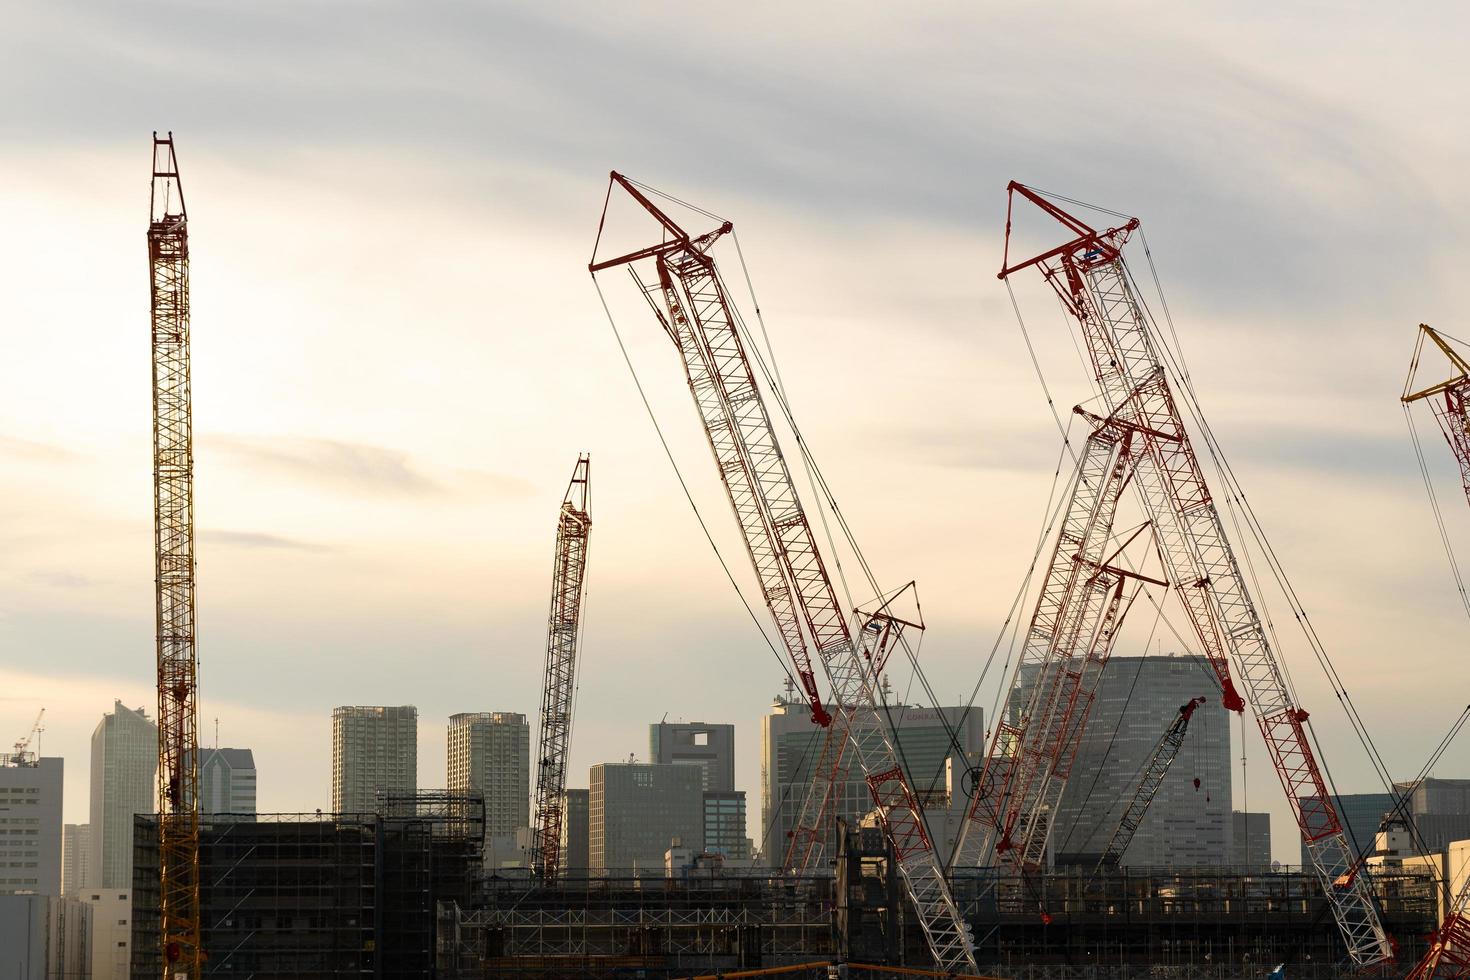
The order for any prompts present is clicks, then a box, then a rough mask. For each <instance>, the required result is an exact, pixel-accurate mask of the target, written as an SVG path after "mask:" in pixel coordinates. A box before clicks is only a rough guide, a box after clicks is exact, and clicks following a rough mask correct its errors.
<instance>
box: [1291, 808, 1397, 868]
mask: <svg viewBox="0 0 1470 980" xmlns="http://www.w3.org/2000/svg"><path fill="white" fill-rule="evenodd" d="M1301 802H1302V804H1303V805H1304V806H1309V805H1311V804H1310V802H1309V801H1306V800H1303V801H1301ZM1332 805H1333V806H1334V807H1336V808H1337V817H1338V819H1339V820H1341V821H1342V832H1343V836H1344V837H1346V838H1347V842H1348V847H1350V848H1352V850H1353V852H1354V854H1353V856H1354V857H1362V856H1363V855H1365V854H1372V853H1373V848H1374V846H1375V845H1376V843H1377V840H1378V828H1379V825H1380V824H1381V823H1382V822H1383V818H1384V816H1385V815H1386V814H1387V813H1389V811H1391V810H1392V809H1393V794H1392V793H1343V794H1342V795H1341V796H1334V797H1332ZM1301 847H1302V852H1301V853H1302V867H1304V868H1306V867H1311V865H1312V859H1311V856H1310V854H1309V853H1308V851H1307V845H1306V844H1305V843H1303V844H1302V846H1301Z"/></svg>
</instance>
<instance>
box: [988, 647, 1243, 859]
mask: <svg viewBox="0 0 1470 980" xmlns="http://www.w3.org/2000/svg"><path fill="white" fill-rule="evenodd" d="M1035 676H1036V672H1035V671H1034V670H1033V671H1028V672H1023V674H1022V677H1021V683H1020V685H1019V689H1018V690H1016V691H1013V692H1012V694H1011V698H1010V701H1009V704H1008V712H1009V714H1010V717H1011V720H1012V721H1016V720H1018V719H1019V716H1020V713H1021V712H1022V710H1023V709H1024V706H1025V704H1026V701H1027V698H1028V697H1029V694H1030V692H1031V684H1032V683H1033V679H1034V677H1035ZM1196 697H1203V698H1205V699H1206V700H1205V703H1204V704H1202V705H1200V706H1199V707H1198V708H1197V709H1196V710H1195V712H1194V715H1193V716H1192V718H1191V720H1190V724H1189V730H1188V732H1187V733H1186V734H1185V737H1184V742H1183V744H1182V745H1181V746H1180V749H1179V754H1178V755H1177V756H1176V757H1175V758H1174V763H1173V765H1172V766H1171V767H1170V769H1169V773H1168V775H1167V776H1166V777H1165V779H1164V781H1163V783H1162V785H1160V787H1159V790H1158V792H1157V794H1156V795H1155V796H1154V799H1153V803H1152V804H1151V805H1150V806H1149V809H1148V813H1147V815H1146V816H1145V817H1144V819H1143V822H1142V823H1141V824H1140V825H1139V827H1138V830H1137V832H1136V833H1135V834H1134V836H1133V840H1132V842H1131V844H1130V845H1129V847H1128V850H1127V851H1126V852H1125V853H1124V854H1123V857H1122V862H1121V863H1122V864H1123V865H1125V866H1129V867H1135V868H1196V867H1210V866H1215V867H1218V866H1222V865H1228V864H1230V863H1231V852H1230V842H1231V816H1230V813H1231V805H1230V804H1231V787H1230V715H1229V713H1228V712H1227V711H1226V710H1225V708H1224V707H1223V706H1222V705H1221V703H1220V697H1219V693H1218V689H1217V682H1216V679H1215V675H1214V672H1213V671H1211V670H1210V668H1209V666H1208V665H1206V664H1205V663H1204V662H1203V661H1202V660H1199V659H1198V658H1195V657H1176V656H1172V655H1171V656H1155V657H1126V656H1115V657H1112V658H1111V659H1110V660H1109V662H1108V664H1107V668H1106V669H1105V670H1104V672H1103V675H1102V678H1101V680H1100V681H1099V683H1098V686H1097V696H1096V698H1095V699H1094V701H1093V704H1092V710H1091V712H1090V714H1089V715H1088V719H1087V728H1086V730H1085V732H1084V734H1083V737H1082V741H1081V744H1080V745H1079V747H1078V750H1077V756H1076V759H1075V761H1074V763H1073V765H1072V775H1071V778H1070V779H1068V781H1067V788H1066V791H1065V792H1064V793H1063V794H1062V798H1061V802H1060V804H1059V805H1058V807H1057V817H1056V822H1055V823H1054V824H1053V827H1052V832H1051V839H1050V845H1051V853H1052V856H1053V858H1054V860H1056V861H1057V862H1058V863H1063V864H1081V865H1084V866H1086V865H1090V864H1093V863H1095V862H1096V861H1097V860H1098V858H1099V857H1100V856H1101V855H1102V853H1103V852H1104V851H1105V850H1106V849H1107V846H1108V842H1109V841H1110V840H1111V838H1112V836H1113V832H1114V831H1115V830H1116V829H1117V827H1118V822H1119V820H1120V819H1121V818H1122V815H1123V808H1124V807H1125V806H1126V805H1127V803H1128V801H1129V800H1131V799H1132V798H1133V794H1134V792H1135V791H1136V790H1137V787H1138V778H1139V774H1140V773H1141V772H1142V770H1143V767H1144V764H1145V763H1146V762H1147V761H1148V759H1149V758H1150V757H1151V756H1152V755H1153V752H1154V750H1155V749H1156V748H1157V746H1158V744H1159V740H1160V739H1161V738H1162V737H1163V735H1164V732H1165V731H1166V730H1167V729H1168V728H1169V726H1170V725H1172V724H1173V723H1174V721H1175V719H1177V718H1178V717H1179V709H1180V707H1181V706H1183V705H1184V704H1186V703H1188V702H1189V701H1190V700H1191V699H1193V698H1196ZM1196 780H1197V781H1198V782H1196Z"/></svg>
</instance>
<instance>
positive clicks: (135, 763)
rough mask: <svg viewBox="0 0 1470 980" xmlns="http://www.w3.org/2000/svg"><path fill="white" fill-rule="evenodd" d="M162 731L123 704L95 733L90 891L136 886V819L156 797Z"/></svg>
mask: <svg viewBox="0 0 1470 980" xmlns="http://www.w3.org/2000/svg"><path fill="white" fill-rule="evenodd" d="M157 774H158V727H157V726H156V725H154V724H153V722H151V721H149V720H148V716H147V714H145V713H144V711H143V709H142V708H137V709H133V708H129V707H128V706H126V705H125V704H123V703H122V702H121V701H116V702H114V703H113V707H112V712H111V713H110V714H105V715H103V716H102V720H101V721H100V722H98V723H97V728H96V729H95V730H94V731H93V732H92V801H91V802H92V805H91V813H92V820H91V826H92V853H91V859H90V860H89V861H88V862H87V864H88V874H89V875H90V883H89V887H96V888H131V887H133V816H134V815H135V814H139V813H152V812H153V811H154V806H155V800H156V796H157V787H156V786H155V779H156V777H157Z"/></svg>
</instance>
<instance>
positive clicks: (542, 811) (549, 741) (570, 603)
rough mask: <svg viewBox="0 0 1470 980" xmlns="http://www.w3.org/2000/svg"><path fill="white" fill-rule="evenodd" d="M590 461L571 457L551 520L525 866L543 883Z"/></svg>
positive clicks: (552, 861) (557, 814) (552, 859)
mask: <svg viewBox="0 0 1470 980" xmlns="http://www.w3.org/2000/svg"><path fill="white" fill-rule="evenodd" d="M591 495H592V460H591V459H590V458H589V457H587V456H579V457H577V465H576V467H575V468H574V469H573V470H572V480H571V483H569V484H567V492H566V494H565V496H564V497H563V498H562V502H561V511H560V512H559V513H558V515H557V519H556V559H555V562H554V564H553V565H552V569H551V612H550V614H549V615H548V617H547V626H546V679H545V681H544V683H543V686H542V689H541V726H540V731H539V732H538V733H537V739H536V795H535V805H534V809H533V812H532V815H531V820H532V823H531V867H532V869H533V870H534V871H535V872H536V873H537V874H538V875H540V876H541V877H542V878H543V879H544V880H545V881H547V882H548V883H549V882H553V881H555V880H556V878H557V874H558V870H559V865H560V858H561V832H562V813H563V809H562V807H563V799H562V797H563V796H564V795H565V793H566V788H567V748H568V743H569V741H570V740H571V734H572V701H573V699H574V698H575V696H576V679H577V640H578V638H579V636H580V632H581V622H582V583H583V581H584V579H585V577H586V573H587V544H588V541H589V538H590V536H591V534H592V518H591V517H589V516H588V515H587V508H588V505H589V503H590V498H591Z"/></svg>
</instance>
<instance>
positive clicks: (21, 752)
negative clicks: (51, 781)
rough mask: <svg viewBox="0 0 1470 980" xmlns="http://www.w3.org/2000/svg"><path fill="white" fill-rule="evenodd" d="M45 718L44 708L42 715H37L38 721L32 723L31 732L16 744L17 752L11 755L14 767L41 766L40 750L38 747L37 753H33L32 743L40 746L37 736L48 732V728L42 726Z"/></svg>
mask: <svg viewBox="0 0 1470 980" xmlns="http://www.w3.org/2000/svg"><path fill="white" fill-rule="evenodd" d="M45 717H46V709H45V708H42V709H41V711H40V713H39V714H37V715H36V720H35V721H33V722H31V728H30V731H28V732H26V735H25V738H23V739H21V740H20V741H18V742H16V743H15V751H14V752H13V753H12V754H11V756H10V760H9V761H10V763H11V764H12V765H15V766H34V765H38V764H39V763H38V762H37V760H36V756H37V755H38V754H39V752H40V749H39V747H38V748H37V749H36V750H35V751H32V749H31V743H32V742H36V743H37V745H38V746H39V739H37V738H36V736H38V735H40V734H41V733H42V732H44V731H45V730H46V726H45V725H44V724H42V721H43V720H44V719H45Z"/></svg>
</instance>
